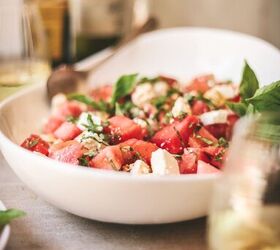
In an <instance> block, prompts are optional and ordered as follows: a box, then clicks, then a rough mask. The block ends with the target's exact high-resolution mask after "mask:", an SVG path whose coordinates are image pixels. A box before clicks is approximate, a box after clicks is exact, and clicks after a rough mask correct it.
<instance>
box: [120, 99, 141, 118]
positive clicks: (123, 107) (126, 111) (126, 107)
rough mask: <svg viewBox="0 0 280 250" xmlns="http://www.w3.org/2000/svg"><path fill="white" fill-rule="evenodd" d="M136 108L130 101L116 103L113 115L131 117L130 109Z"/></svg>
mask: <svg viewBox="0 0 280 250" xmlns="http://www.w3.org/2000/svg"><path fill="white" fill-rule="evenodd" d="M134 107H136V106H135V105H134V104H133V103H132V102H131V101H126V102H125V103H123V104H120V103H118V102H116V104H115V115H127V116H131V109H132V108H134Z"/></svg>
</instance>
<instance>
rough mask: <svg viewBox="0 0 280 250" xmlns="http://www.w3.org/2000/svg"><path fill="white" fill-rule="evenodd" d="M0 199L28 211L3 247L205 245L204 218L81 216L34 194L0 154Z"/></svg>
mask: <svg viewBox="0 0 280 250" xmlns="http://www.w3.org/2000/svg"><path fill="white" fill-rule="evenodd" d="M0 199H1V200H2V201H3V202H4V203H5V205H6V206H7V207H14V208H19V209H22V210H24V211H25V212H26V213H27V216H26V217H24V218H22V219H18V220H16V221H14V222H12V234H11V238H10V240H9V243H8V246H7V249H21V250H22V249H23V250H25V249H28V250H32V249H58V250H59V249H67V250H70V249H98V250H99V249H100V250H103V249H155V250H162V249H163V250H164V249H186V250H204V249H206V248H207V247H206V240H205V229H206V220H205V219H198V220H193V221H188V222H182V223H175V224H166V225H156V226H130V225H119V224H110V223H102V222H97V221H91V220H87V219H83V218H80V217H77V216H74V215H71V214H69V213H67V212H64V211H61V210H59V209H57V208H55V207H53V206H52V205H50V204H48V203H47V202H45V201H43V200H42V199H40V198H39V197H37V196H36V195H35V194H34V193H33V192H32V191H30V190H29V189H28V188H27V187H26V186H25V185H24V184H23V183H22V182H21V181H20V180H19V179H18V178H17V177H16V176H15V174H14V173H13V172H12V170H11V169H10V168H9V166H8V164H7V162H6V161H5V160H4V159H3V156H2V155H1V153H0Z"/></svg>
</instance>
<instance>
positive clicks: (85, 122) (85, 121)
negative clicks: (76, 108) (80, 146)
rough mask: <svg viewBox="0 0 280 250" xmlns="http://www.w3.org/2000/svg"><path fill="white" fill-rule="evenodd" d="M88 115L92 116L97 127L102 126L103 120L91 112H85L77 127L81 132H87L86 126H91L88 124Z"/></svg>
mask: <svg viewBox="0 0 280 250" xmlns="http://www.w3.org/2000/svg"><path fill="white" fill-rule="evenodd" d="M88 115H90V117H91V119H92V121H93V123H94V124H96V125H101V118H100V117H99V116H97V115H94V114H93V113H91V112H83V113H82V114H81V115H80V116H79V119H78V121H77V127H78V128H79V129H81V130H85V129H86V126H88V125H90V124H89V122H88Z"/></svg>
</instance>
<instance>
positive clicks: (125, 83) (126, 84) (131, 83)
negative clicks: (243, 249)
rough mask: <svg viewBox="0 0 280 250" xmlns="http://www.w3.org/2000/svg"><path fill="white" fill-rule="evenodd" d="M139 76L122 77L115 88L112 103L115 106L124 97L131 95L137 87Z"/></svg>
mask: <svg viewBox="0 0 280 250" xmlns="http://www.w3.org/2000/svg"><path fill="white" fill-rule="evenodd" d="M136 79H137V74H131V75H123V76H121V77H120V78H119V79H118V81H117V82H116V84H115V85H114V88H113V94H112V99H111V103H112V104H113V105H114V104H115V103H116V102H117V101H119V100H120V99H121V98H122V97H125V96H127V95H129V94H130V93H131V92H132V91H133V89H134V88H135V86H136V83H137V82H136Z"/></svg>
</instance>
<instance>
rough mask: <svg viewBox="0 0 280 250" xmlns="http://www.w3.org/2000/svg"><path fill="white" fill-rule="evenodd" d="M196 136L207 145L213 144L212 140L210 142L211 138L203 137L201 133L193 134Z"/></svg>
mask: <svg viewBox="0 0 280 250" xmlns="http://www.w3.org/2000/svg"><path fill="white" fill-rule="evenodd" d="M195 137H196V138H198V139H199V140H201V141H203V142H204V143H206V144H207V145H209V146H210V145H213V144H214V142H212V141H211V140H209V139H207V138H205V137H202V136H201V135H195Z"/></svg>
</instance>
